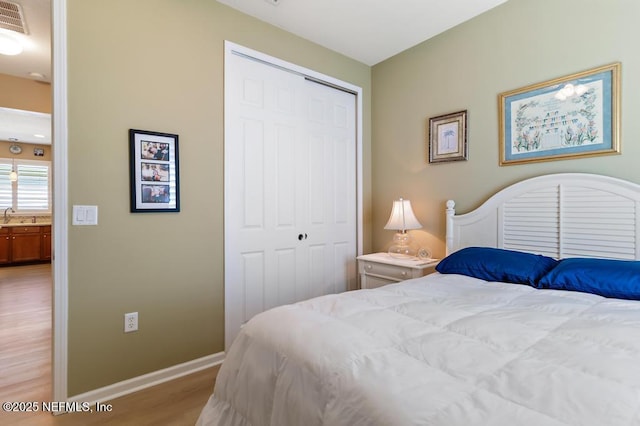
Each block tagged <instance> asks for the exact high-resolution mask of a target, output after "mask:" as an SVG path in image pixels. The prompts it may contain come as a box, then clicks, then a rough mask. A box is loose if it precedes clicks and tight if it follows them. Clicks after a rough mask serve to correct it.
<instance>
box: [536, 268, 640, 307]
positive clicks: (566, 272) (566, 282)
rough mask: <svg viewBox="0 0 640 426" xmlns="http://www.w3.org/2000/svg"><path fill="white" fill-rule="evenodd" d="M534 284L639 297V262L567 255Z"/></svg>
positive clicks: (619, 296)
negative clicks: (566, 257)
mask: <svg viewBox="0 0 640 426" xmlns="http://www.w3.org/2000/svg"><path fill="white" fill-rule="evenodd" d="M537 287H538V288H547V289H555V290H573V291H581V292H584V293H593V294H598V295H600V296H604V297H614V298H617V299H633V300H640V262H638V261H630V260H610V259H588V258H569V259H563V260H561V261H560V262H559V264H558V266H556V267H555V268H554V269H552V270H551V271H550V272H549V273H547V274H546V275H545V276H543V277H542V278H541V279H540V281H539V282H538V285H537Z"/></svg>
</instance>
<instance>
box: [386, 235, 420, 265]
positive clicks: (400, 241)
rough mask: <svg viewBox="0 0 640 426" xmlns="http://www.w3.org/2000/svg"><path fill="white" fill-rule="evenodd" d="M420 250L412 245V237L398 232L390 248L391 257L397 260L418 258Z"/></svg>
mask: <svg viewBox="0 0 640 426" xmlns="http://www.w3.org/2000/svg"><path fill="white" fill-rule="evenodd" d="M417 254H418V250H417V249H416V248H415V247H413V246H412V245H411V236H410V235H409V234H408V233H407V232H406V231H405V232H397V233H396V234H395V235H394V236H393V244H391V246H390V247H389V256H391V257H396V258H405V259H406V258H411V257H416V255H417Z"/></svg>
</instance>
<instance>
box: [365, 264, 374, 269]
mask: <svg viewBox="0 0 640 426" xmlns="http://www.w3.org/2000/svg"><path fill="white" fill-rule="evenodd" d="M365 268H367V269H369V270H371V269H372V268H373V266H371V265H367V266H365Z"/></svg>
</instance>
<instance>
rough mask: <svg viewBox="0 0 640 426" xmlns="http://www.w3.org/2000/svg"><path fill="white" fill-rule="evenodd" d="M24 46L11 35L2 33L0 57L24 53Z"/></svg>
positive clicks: (0, 33)
mask: <svg viewBox="0 0 640 426" xmlns="http://www.w3.org/2000/svg"><path fill="white" fill-rule="evenodd" d="M22 50H23V47H22V44H20V42H19V41H18V40H16V39H15V38H13V37H11V36H10V35H9V34H6V33H4V32H0V55H8V56H15V55H19V54H21V53H22Z"/></svg>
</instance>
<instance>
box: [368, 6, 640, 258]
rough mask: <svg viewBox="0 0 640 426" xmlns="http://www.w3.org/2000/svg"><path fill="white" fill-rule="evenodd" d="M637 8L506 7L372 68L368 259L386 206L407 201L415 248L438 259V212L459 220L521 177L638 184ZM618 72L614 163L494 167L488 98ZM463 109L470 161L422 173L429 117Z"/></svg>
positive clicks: (493, 106)
mask: <svg viewBox="0 0 640 426" xmlns="http://www.w3.org/2000/svg"><path fill="white" fill-rule="evenodd" d="M639 16H640V2H638V1H637V0H510V1H508V2H506V3H504V4H503V5H501V6H498V7H496V8H494V9H492V10H490V11H488V12H487V13H485V14H483V15H480V16H478V17H476V18H474V19H472V20H470V21H468V22H466V23H464V24H461V25H459V26H457V27H455V28H453V29H451V30H449V31H447V32H445V33H443V34H440V35H439V36H437V37H435V38H433V39H430V40H428V41H426V42H424V43H422V44H420V45H418V46H415V47H413V48H411V49H409V50H407V51H405V52H403V53H401V54H399V55H397V56H395V57H393V58H391V59H389V60H387V61H384V62H382V63H380V64H378V65H376V66H374V67H373V69H372V94H373V95H372V98H373V103H372V131H371V133H372V135H373V136H372V188H373V194H374V196H373V203H372V211H373V222H372V239H373V248H374V251H381V250H386V248H387V247H388V244H389V243H390V240H391V238H392V237H393V233H392V231H385V230H384V229H383V227H384V224H385V223H386V220H387V219H388V215H389V213H390V211H391V204H392V200H393V199H396V198H398V197H400V196H403V197H404V198H408V199H410V200H411V202H412V205H413V208H414V211H415V213H416V215H417V217H418V219H419V220H420V221H421V223H422V224H423V226H424V228H423V229H422V230H419V231H413V232H412V233H413V235H414V237H415V239H416V240H417V241H418V243H419V244H420V245H423V246H428V247H431V248H432V250H433V251H434V254H435V255H436V256H438V257H440V256H443V255H444V250H445V248H444V247H445V246H444V237H445V215H444V209H445V203H446V200H447V199H453V200H455V201H456V206H457V212H458V213H465V212H467V211H469V210H471V209H473V208H475V207H477V206H479V205H480V204H481V203H482V202H483V201H485V200H486V199H487V198H488V197H489V196H490V195H491V194H492V193H494V192H495V191H497V190H499V189H501V188H503V187H505V186H508V185H510V184H512V183H514V182H516V181H519V180H522V179H524V178H528V177H533V176H537V175H541V174H547V173H558V172H591V173H601V174H606V175H611V176H615V177H620V178H624V179H628V180H631V181H634V182H638V183H640V172H639V168H638V158H640V141H639V140H638V139H639V138H640V127H639V126H640V120H637V119H636V118H635V114H636V112H637V111H639V110H640V97H638V96H636V95H637V93H639V89H640V87H639V86H640V78H639V77H638V76H640V55H639V54H638V48H637V40H640V25H638V22H637V19H638V17H639ZM617 61H620V62H621V63H622V80H621V88H622V91H621V93H622V96H621V98H622V99H621V100H622V114H621V121H622V131H621V143H622V154H621V155H609V156H599V157H592V158H580V159H571V160H563V161H551V162H544V163H535V164H533V163H529V164H521V165H510V166H504V167H500V166H499V165H498V160H499V150H498V143H499V142H498V94H499V93H501V92H505V91H508V90H512V89H518V88H521V87H524V86H528V85H530V84H533V83H538V82H542V81H545V80H548V79H552V78H556V77H562V76H565V75H569V74H573V73H576V72H579V71H584V70H587V69H590V68H594V67H597V66H600V65H605V64H609V63H612V62H617ZM460 110H467V111H468V116H467V118H468V147H469V159H468V161H465V162H455V163H441V164H429V163H428V160H427V148H426V138H427V134H428V122H429V118H430V117H435V116H439V115H442V114H446V113H450V112H455V111H460Z"/></svg>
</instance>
